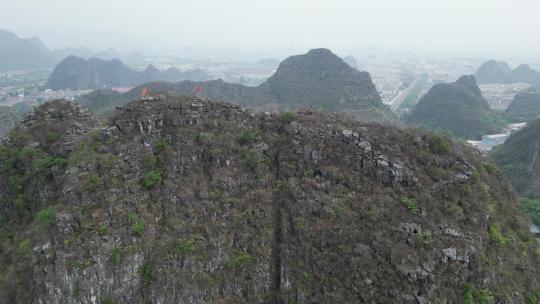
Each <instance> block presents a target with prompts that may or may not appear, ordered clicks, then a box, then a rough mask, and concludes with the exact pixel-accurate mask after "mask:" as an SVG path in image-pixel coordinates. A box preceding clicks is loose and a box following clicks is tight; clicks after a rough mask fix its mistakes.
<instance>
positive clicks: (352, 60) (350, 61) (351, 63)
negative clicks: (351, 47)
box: [343, 55, 360, 70]
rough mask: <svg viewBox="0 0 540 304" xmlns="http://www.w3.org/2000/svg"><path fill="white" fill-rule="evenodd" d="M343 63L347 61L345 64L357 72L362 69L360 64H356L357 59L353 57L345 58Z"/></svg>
mask: <svg viewBox="0 0 540 304" xmlns="http://www.w3.org/2000/svg"><path fill="white" fill-rule="evenodd" d="M343 61H345V63H346V64H348V65H349V66H350V67H351V68H355V69H357V70H359V69H360V67H359V66H358V62H356V58H354V57H353V56H351V55H348V56H345V57H343Z"/></svg>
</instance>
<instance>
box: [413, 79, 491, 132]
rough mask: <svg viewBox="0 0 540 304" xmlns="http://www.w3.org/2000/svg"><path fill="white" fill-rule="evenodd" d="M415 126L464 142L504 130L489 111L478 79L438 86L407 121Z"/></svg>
mask: <svg viewBox="0 0 540 304" xmlns="http://www.w3.org/2000/svg"><path fill="white" fill-rule="evenodd" d="M407 120H408V122H409V123H411V124H413V125H420V126H424V127H427V128H428V129H431V130H436V131H441V132H443V133H447V134H450V135H453V136H456V137H460V138H464V139H476V138H479V137H481V136H482V135H485V134H493V133H495V132H498V131H500V129H501V126H502V121H501V120H500V117H499V115H498V114H497V113H496V112H495V111H493V110H491V109H490V108H489V105H488V103H487V101H486V100H485V99H484V98H483V97H482V93H481V92H480V89H479V88H478V85H477V84H476V80H475V78H474V76H463V77H461V78H460V79H458V80H457V81H456V82H454V83H442V84H437V85H434V86H433V87H432V88H431V89H430V90H429V91H428V92H427V93H426V95H424V96H423V97H422V98H421V99H420V101H419V102H418V104H417V105H416V107H415V108H414V109H413V111H412V112H411V114H410V116H409V117H408V118H407Z"/></svg>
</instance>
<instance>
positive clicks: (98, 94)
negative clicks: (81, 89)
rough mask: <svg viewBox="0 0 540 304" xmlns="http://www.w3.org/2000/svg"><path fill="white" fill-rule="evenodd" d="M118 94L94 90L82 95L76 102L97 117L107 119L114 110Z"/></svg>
mask: <svg viewBox="0 0 540 304" xmlns="http://www.w3.org/2000/svg"><path fill="white" fill-rule="evenodd" d="M120 95H121V94H120V93H117V92H114V91H111V90H96V91H92V92H90V93H88V94H85V95H82V96H80V97H79V99H77V102H78V103H80V104H81V105H83V106H84V107H86V108H88V109H89V110H90V111H92V112H93V113H95V114H96V115H97V116H98V117H103V118H104V117H109V116H110V115H111V114H112V113H113V112H114V110H115V107H116V106H117V104H118V99H119V98H120Z"/></svg>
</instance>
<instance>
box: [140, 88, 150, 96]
mask: <svg viewBox="0 0 540 304" xmlns="http://www.w3.org/2000/svg"><path fill="white" fill-rule="evenodd" d="M146 96H148V88H147V87H144V88H143V89H142V92H141V97H146Z"/></svg>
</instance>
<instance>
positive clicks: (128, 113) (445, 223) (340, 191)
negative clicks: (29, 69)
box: [0, 97, 540, 304]
mask: <svg viewBox="0 0 540 304" xmlns="http://www.w3.org/2000/svg"><path fill="white" fill-rule="evenodd" d="M55 113H56V114H55ZM75 113H79V115H81V116H82V117H80V118H78V117H77V116H76V115H73V114H75ZM67 117H70V118H69V119H68V118H67ZM56 119H58V120H56ZM72 120H73V121H72ZM39 122H41V123H39ZM38 126H41V129H43V130H49V129H54V130H58V133H59V134H60V133H61V134H68V135H70V136H71V135H73V136H74V135H75V134H79V136H78V137H77V138H78V139H79V141H78V144H77V145H76V146H77V147H76V148H75V149H73V148H72V147H73V144H72V143H74V142H75V141H74V140H72V139H73V138H74V137H66V136H60V137H59V138H58V139H57V140H55V141H54V143H53V144H49V143H47V142H45V143H43V142H42V141H41V140H42V137H43V135H42V134H41V133H38V132H37V130H38V129H39V128H38ZM56 126H57V127H56ZM60 126H64V129H63V130H64V131H63V132H60V129H59V128H60ZM74 126H78V127H75V128H73V127H74ZM57 128H58V129H57ZM13 134H15V135H13V136H15V137H11V138H9V140H7V141H6V142H5V143H4V145H3V146H2V149H0V152H1V153H0V191H1V192H0V194H1V195H0V204H1V208H0V212H1V215H2V217H0V218H1V219H2V220H3V222H2V229H4V230H3V231H5V232H8V233H9V236H10V237H7V238H6V237H3V238H2V239H1V242H2V251H1V252H0V273H1V274H2V280H0V301H1V302H4V303H69V304H71V303H141V302H152V303H204V302H210V303H284V302H289V303H290V302H296V303H429V302H432V303H437V302H438V303H460V302H462V301H463V299H464V298H465V297H467V295H466V294H464V291H463V288H462V286H463V284H465V283H467V284H468V286H469V287H470V292H471V294H474V295H475V296H478V295H479V294H482V295H484V296H486V295H487V296H490V297H491V296H493V297H494V299H496V300H497V301H498V303H516V302H515V301H518V302H520V301H524V299H525V297H527V296H531V295H533V293H534V292H535V291H537V290H538V288H539V287H540V286H539V281H538V278H539V273H538V266H539V257H538V255H537V253H534V250H535V248H536V245H535V244H534V243H531V242H530V241H529V240H530V236H529V234H528V232H527V229H526V221H525V220H524V218H523V217H522V215H521V213H520V212H519V210H518V209H517V203H516V200H515V197H514V196H513V195H512V193H511V191H510V190H509V189H508V188H507V186H506V185H505V184H504V182H503V181H502V180H501V178H500V176H499V175H498V174H497V173H496V172H493V171H490V170H486V169H485V168H486V166H485V162H486V160H485V159H484V158H483V157H481V156H479V155H476V154H475V153H474V151H473V150H472V149H469V148H467V147H464V146H461V145H458V144H452V143H451V142H449V141H448V140H447V139H445V138H441V137H439V136H438V135H434V134H430V133H426V132H424V131H420V130H416V131H408V130H401V129H397V128H391V127H384V126H380V125H377V124H361V123H358V122H353V121H350V120H347V119H343V118H341V117H340V116H339V115H335V114H321V113H318V112H311V111H308V110H304V111H300V112H297V113H294V114H293V113H284V114H281V115H277V114H255V113H252V112H249V111H246V110H245V109H242V108H240V107H239V106H236V105H231V104H225V103H215V102H208V101H202V100H195V99H193V98H187V97H179V98H164V99H160V100H154V101H148V100H146V101H135V102H132V103H130V104H128V105H126V106H125V107H124V108H122V109H120V110H119V111H118V112H117V113H116V114H115V115H114V116H113V117H112V118H111V119H110V121H109V122H107V123H106V124H105V125H101V126H99V127H97V120H96V119H95V118H94V117H93V116H92V115H90V114H88V113H87V112H86V111H84V110H82V109H80V107H79V106H77V105H74V104H71V103H67V102H55V103H52V104H48V105H45V106H42V107H40V108H38V109H37V112H36V113H35V114H33V115H32V116H30V117H29V118H27V119H26V120H25V122H23V123H22V124H21V125H20V127H19V128H18V129H17V130H16V132H14V133H13ZM36 142H37V143H38V144H36ZM62 143H65V145H66V146H64V145H63V144H62ZM66 151H72V152H71V153H68V154H67V155H66V154H65V152H66ZM518 248H519V254H516V249H518ZM467 292H469V291H467ZM512 299H515V301H514V300H512ZM513 301H514V302H513Z"/></svg>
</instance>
